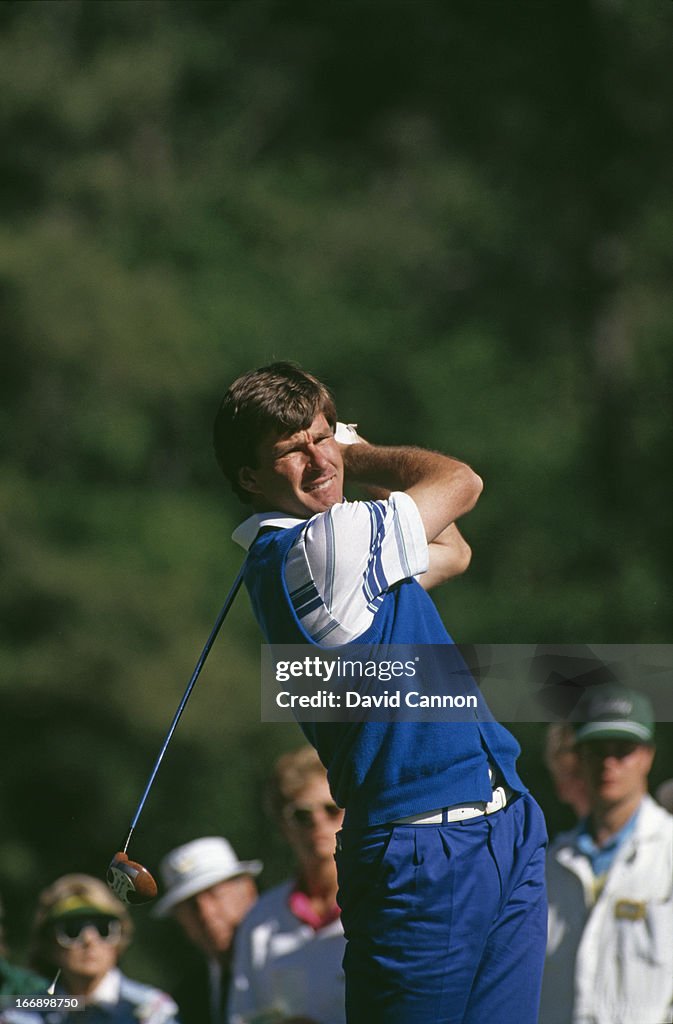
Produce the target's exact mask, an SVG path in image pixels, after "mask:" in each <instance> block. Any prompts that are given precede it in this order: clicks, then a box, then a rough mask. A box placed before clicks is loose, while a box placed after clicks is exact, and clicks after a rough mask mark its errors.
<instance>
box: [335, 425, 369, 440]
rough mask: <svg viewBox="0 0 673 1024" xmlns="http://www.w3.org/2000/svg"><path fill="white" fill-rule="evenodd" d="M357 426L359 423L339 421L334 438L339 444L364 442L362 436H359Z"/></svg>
mask: <svg viewBox="0 0 673 1024" xmlns="http://www.w3.org/2000/svg"><path fill="white" fill-rule="evenodd" d="M357 426H358V425H357V423H337V425H336V430H335V431H334V440H335V441H338V442H339V444H362V438H361V437H358V431H357Z"/></svg>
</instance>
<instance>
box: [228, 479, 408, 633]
mask: <svg viewBox="0 0 673 1024" xmlns="http://www.w3.org/2000/svg"><path fill="white" fill-rule="evenodd" d="M300 523H305V524H306V526H305V529H304V530H302V531H301V533H300V534H299V536H298V537H297V539H296V541H295V543H294V545H293V546H292V548H291V549H290V551H289V552H288V555H287V560H286V563H285V581H286V584H287V588H288V591H289V594H290V600H291V601H292V606H293V608H294V610H295V613H296V615H297V617H298V618H299V620H300V622H301V625H302V628H303V629H304V630H305V631H306V632H307V634H308V635H309V636H310V637H311V639H312V640H313V641H314V643H317V644H320V645H321V646H322V647H338V646H340V645H341V644H347V643H352V642H353V641H354V640H355V639H357V637H359V636H361V635H362V634H363V633H364V632H365V631H366V630H367V629H369V627H370V626H371V624H372V622H373V620H374V616H375V615H376V612H377V611H378V609H379V608H380V606H381V602H382V601H383V597H384V594H385V593H386V591H387V590H389V589H390V587H392V586H393V585H394V584H395V583H399V582H400V580H405V579H410V578H411V577H415V576H420V575H421V574H422V573H424V572H425V571H426V570H427V568H428V542H427V540H426V537H425V529H424V527H423V522H422V520H421V516H420V513H419V511H418V508H417V507H416V503H415V502H414V500H413V498H410V497H409V495H408V494H405V493H404V491H395V492H393V493H392V494H391V495H390V497H389V498H388V499H387V500H385V501H344V502H341V503H340V504H338V505H333V506H332V508H331V509H329V510H328V511H327V512H323V513H321V514H320V515H316V516H313V518H311V519H309V520H303V519H297V518H295V517H294V516H289V515H284V514H283V513H278V512H273V513H267V512H262V513H257V514H256V515H253V516H251V517H250V518H249V519H247V520H246V521H245V522H244V523H242V524H241V526H239V527H238V529H237V530H235V531H234V534H233V538H234V540H235V541H237V543H239V544H241V546H242V547H244V548H246V550H247V549H248V548H249V547H250V545H251V544H252V542H253V541H254V539H255V537H256V536H257V534H258V532H259V531H260V530H261V529H262V528H263V527H281V528H282V529H289V528H291V527H293V526H297V525H298V524H300Z"/></svg>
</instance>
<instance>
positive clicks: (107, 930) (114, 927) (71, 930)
mask: <svg viewBox="0 0 673 1024" xmlns="http://www.w3.org/2000/svg"><path fill="white" fill-rule="evenodd" d="M87 928H93V929H94V931H96V932H97V933H98V938H99V939H100V940H101V942H107V943H109V944H110V945H113V944H114V943H115V942H119V940H120V938H121V934H122V926H121V923H120V922H119V921H117V919H116V918H114V917H78V918H76V919H74V920H72V921H62V922H61V923H60V924H57V925H56V926H55V927H54V937H55V939H56V941H57V942H58V944H59V946H62V947H63V949H70V948H71V947H72V946H77V945H79V944H81V943H82V942H83V941H84V932H85V930H86V929H87Z"/></svg>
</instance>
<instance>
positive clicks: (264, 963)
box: [228, 881, 346, 1024]
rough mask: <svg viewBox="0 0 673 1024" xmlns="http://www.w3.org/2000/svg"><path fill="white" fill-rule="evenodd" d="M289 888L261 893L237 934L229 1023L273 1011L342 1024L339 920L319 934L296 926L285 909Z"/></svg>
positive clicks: (289, 884)
mask: <svg viewBox="0 0 673 1024" xmlns="http://www.w3.org/2000/svg"><path fill="white" fill-rule="evenodd" d="M293 885H294V883H293V882H291V881H288V882H284V883H283V884H282V885H278V886H276V887H275V888H273V889H269V890H268V891H267V892H265V893H263V894H262V896H260V898H259V899H258V901H257V903H256V904H255V905H254V907H253V908H252V910H251V911H250V913H249V914H248V916H247V917H246V918H244V920H243V922H242V924H240V925H239V927H238V929H237V931H236V940H235V945H234V966H233V975H232V982H231V989H230V994H229V1013H228V1020H229V1024H252V1022H253V1021H254V1020H255V1017H256V1016H257V1015H260V1016H261V1015H262V1014H265V1013H267V1014H269V1015H272V1014H273V1012H274V1011H275V1012H276V1013H277V1014H278V1015H279V1019H280V1015H283V1016H286V1017H290V1016H304V1017H309V1018H310V1019H311V1020H314V1021H316V1022H317V1024H345V1020H346V1010H345V988H344V974H343V969H342V967H341V961H342V959H343V955H344V949H345V939H344V935H343V929H342V927H341V921H340V920H339V919H337V920H336V921H332V923H331V924H328V925H326V926H325V927H324V928H320V929H319V930H318V931H315V930H314V929H313V928H312V927H311V926H310V925H308V924H305V923H304V922H303V921H300V920H299V918H297V917H295V915H294V914H293V913H292V911H291V910H290V908H289V906H288V897H289V895H290V892H291V891H292V888H293Z"/></svg>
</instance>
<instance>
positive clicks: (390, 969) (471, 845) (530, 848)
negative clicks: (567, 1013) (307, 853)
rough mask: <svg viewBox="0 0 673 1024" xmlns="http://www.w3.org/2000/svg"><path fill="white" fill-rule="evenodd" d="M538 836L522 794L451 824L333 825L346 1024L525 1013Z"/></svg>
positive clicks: (533, 967) (534, 928)
mask: <svg viewBox="0 0 673 1024" xmlns="http://www.w3.org/2000/svg"><path fill="white" fill-rule="evenodd" d="M546 841H547V834H546V828H545V823H544V818H543V815H542V812H541V810H540V808H539V807H538V805H537V804H536V802H535V801H534V800H533V798H532V797H531V796H530V795H525V796H522V797H519V798H518V799H516V800H514V801H512V803H510V804H508V806H507V807H505V808H504V809H503V810H502V811H498V812H497V813H496V814H492V815H489V816H487V817H480V818H473V819H471V820H469V821H465V822H460V823H452V824H449V825H381V826H375V827H372V828H369V829H364V830H355V829H348V828H346V829H343V830H342V831H341V832H340V833H339V836H338V837H337V854H336V858H337V868H338V872H339V903H340V904H341V908H342V921H343V925H344V931H345V933H346V939H347V945H346V953H345V957H344V970H345V973H346V1019H347V1021H348V1024H487V1022H497V1024H536V1022H537V1017H538V1006H539V999H540V986H541V981H542V968H543V964H544V956H545V946H546V940H547V900H546V892H545V883H544V854H545V846H546Z"/></svg>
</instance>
